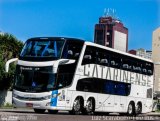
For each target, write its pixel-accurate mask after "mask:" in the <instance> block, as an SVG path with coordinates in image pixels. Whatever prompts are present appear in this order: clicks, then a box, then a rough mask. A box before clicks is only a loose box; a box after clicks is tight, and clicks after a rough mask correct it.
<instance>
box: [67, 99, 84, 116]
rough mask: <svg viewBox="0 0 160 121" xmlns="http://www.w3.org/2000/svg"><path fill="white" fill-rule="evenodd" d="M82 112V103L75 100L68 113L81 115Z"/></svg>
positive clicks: (79, 100)
mask: <svg viewBox="0 0 160 121" xmlns="http://www.w3.org/2000/svg"><path fill="white" fill-rule="evenodd" d="M82 110H83V102H82V100H81V98H76V99H75V100H74V103H73V109H72V111H70V112H69V113H70V114H81V113H82Z"/></svg>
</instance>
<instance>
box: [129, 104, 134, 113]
mask: <svg viewBox="0 0 160 121" xmlns="http://www.w3.org/2000/svg"><path fill="white" fill-rule="evenodd" d="M132 110H133V109H132V105H131V104H130V105H129V107H128V113H129V114H132Z"/></svg>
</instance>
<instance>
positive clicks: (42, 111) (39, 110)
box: [34, 109, 46, 113]
mask: <svg viewBox="0 0 160 121" xmlns="http://www.w3.org/2000/svg"><path fill="white" fill-rule="evenodd" d="M45 111H46V110H45V109H34V112H35V113H44V112H45Z"/></svg>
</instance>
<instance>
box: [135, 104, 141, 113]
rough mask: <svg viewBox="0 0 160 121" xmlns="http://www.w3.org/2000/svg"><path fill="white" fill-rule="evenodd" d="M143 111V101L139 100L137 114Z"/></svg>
mask: <svg viewBox="0 0 160 121" xmlns="http://www.w3.org/2000/svg"><path fill="white" fill-rule="evenodd" d="M141 113H142V103H141V102H138V103H137V106H136V115H138V114H141Z"/></svg>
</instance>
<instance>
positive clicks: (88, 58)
mask: <svg viewBox="0 0 160 121" xmlns="http://www.w3.org/2000/svg"><path fill="white" fill-rule="evenodd" d="M84 59H87V60H91V59H92V57H91V55H85V56H84Z"/></svg>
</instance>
